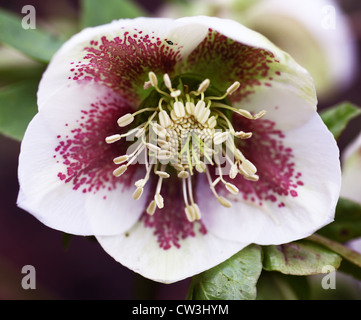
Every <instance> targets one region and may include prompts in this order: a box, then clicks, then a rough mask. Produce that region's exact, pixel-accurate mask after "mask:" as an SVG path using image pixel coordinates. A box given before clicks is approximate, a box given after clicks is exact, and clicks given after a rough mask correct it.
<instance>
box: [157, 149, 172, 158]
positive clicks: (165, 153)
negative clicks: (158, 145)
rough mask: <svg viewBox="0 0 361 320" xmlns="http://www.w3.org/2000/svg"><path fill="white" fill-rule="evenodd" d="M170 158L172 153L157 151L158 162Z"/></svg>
mask: <svg viewBox="0 0 361 320" xmlns="http://www.w3.org/2000/svg"><path fill="white" fill-rule="evenodd" d="M171 157H172V153H171V152H170V151H169V150H163V149H161V150H160V151H158V154H157V158H158V159H159V160H169V159H170V158H171Z"/></svg>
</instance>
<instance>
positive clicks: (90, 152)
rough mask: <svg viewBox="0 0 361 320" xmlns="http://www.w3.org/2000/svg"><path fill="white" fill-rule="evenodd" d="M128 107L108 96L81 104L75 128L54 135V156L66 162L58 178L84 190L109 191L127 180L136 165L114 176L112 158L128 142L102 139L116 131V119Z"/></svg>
mask: <svg viewBox="0 0 361 320" xmlns="http://www.w3.org/2000/svg"><path fill="white" fill-rule="evenodd" d="M129 110H130V107H129V106H128V105H127V104H126V103H125V102H124V101H122V100H120V99H114V98H112V97H110V96H106V97H103V98H101V99H99V100H98V101H96V102H94V103H93V104H91V106H84V110H82V111H81V112H82V116H81V117H80V119H78V120H76V123H77V126H76V128H74V129H72V130H69V133H68V134H67V135H66V136H62V135H58V136H57V138H58V140H59V143H58V145H57V146H56V147H55V149H54V152H55V154H54V156H53V158H54V161H56V162H57V163H59V162H60V163H62V164H64V165H65V166H66V169H65V170H64V171H62V172H59V173H58V177H59V179H60V180H62V181H64V182H65V183H71V184H72V185H73V189H74V190H78V189H79V190H81V191H82V192H83V193H87V192H96V191H98V190H100V189H105V188H107V189H108V190H109V191H111V190H113V189H114V188H115V186H116V184H117V183H122V184H124V185H127V184H129V181H130V180H131V178H132V176H133V174H134V171H135V169H136V166H131V167H130V168H129V170H127V171H126V172H125V173H124V175H123V177H122V179H116V178H115V177H114V176H113V174H112V172H113V170H114V169H115V168H116V166H115V165H114V164H113V162H112V159H113V158H115V157H117V156H119V155H121V154H125V153H126V147H127V144H126V143H114V144H107V143H105V138H106V137H107V136H109V135H112V134H114V132H119V127H118V126H117V123H116V119H118V117H120V116H121V115H123V114H124V113H126V112H129ZM65 126H67V124H65Z"/></svg>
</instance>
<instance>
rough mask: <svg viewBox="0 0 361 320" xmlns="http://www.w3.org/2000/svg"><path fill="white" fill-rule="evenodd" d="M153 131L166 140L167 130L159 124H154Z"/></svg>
mask: <svg viewBox="0 0 361 320" xmlns="http://www.w3.org/2000/svg"><path fill="white" fill-rule="evenodd" d="M152 126H153V130H154V132H155V134H156V135H157V136H158V137H160V138H162V139H164V138H165V137H166V136H167V130H166V129H164V128H163V127H162V126H161V125H159V124H158V123H153V125H152Z"/></svg>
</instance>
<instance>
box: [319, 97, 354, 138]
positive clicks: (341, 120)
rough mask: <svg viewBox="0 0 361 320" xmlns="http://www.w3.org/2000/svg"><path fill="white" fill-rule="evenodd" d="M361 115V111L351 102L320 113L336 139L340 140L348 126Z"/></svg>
mask: <svg viewBox="0 0 361 320" xmlns="http://www.w3.org/2000/svg"><path fill="white" fill-rule="evenodd" d="M360 114H361V109H360V108H358V107H357V106H355V105H353V104H352V103H350V102H343V103H340V104H338V105H336V106H334V107H331V108H329V109H326V110H324V111H322V112H320V116H321V118H322V120H323V122H324V123H325V124H326V126H327V127H328V129H329V130H330V131H331V132H332V134H333V135H334V137H335V139H338V138H339V136H340V135H341V133H342V131H343V130H344V129H345V128H346V126H347V124H348V123H349V122H350V121H351V120H352V119H354V118H356V117H357V116H359V115H360Z"/></svg>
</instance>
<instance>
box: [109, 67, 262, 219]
mask: <svg viewBox="0 0 361 320" xmlns="http://www.w3.org/2000/svg"><path fill="white" fill-rule="evenodd" d="M178 80H179V84H178V86H177V88H174V87H173V85H172V81H171V79H170V78H169V76H168V74H164V76H163V81H164V87H165V88H166V89H165V90H162V89H161V88H160V87H159V86H158V79H157V77H156V75H155V74H154V73H153V72H150V73H149V81H147V82H145V84H144V88H145V89H148V88H150V87H153V88H154V90H155V93H156V95H153V100H152V101H153V102H152V105H151V106H150V107H148V106H145V107H143V108H141V109H139V110H138V111H136V112H134V113H133V114H130V113H127V114H125V115H124V116H122V117H120V118H119V119H118V125H119V126H120V127H125V126H128V125H129V124H131V123H132V122H133V121H134V120H135V119H136V118H138V117H139V118H138V119H140V121H137V122H138V123H139V124H138V125H137V126H136V127H135V128H132V129H131V130H129V131H128V132H127V133H125V134H122V135H121V134H115V135H112V136H109V137H107V138H106V142H107V143H114V142H116V141H119V140H120V139H122V138H125V137H126V138H127V139H134V138H136V139H137V141H136V142H135V143H134V144H132V146H131V148H129V149H128V150H129V152H127V154H125V155H121V156H119V157H116V158H115V159H114V160H113V161H114V163H115V164H121V165H120V166H119V167H118V168H117V169H115V170H114V171H113V174H114V175H115V176H116V177H119V176H121V175H122V174H123V173H124V172H125V171H126V170H127V168H128V166H129V165H131V164H134V162H136V161H137V162H138V163H142V164H144V166H145V169H146V174H145V177H144V178H143V179H140V180H138V181H136V183H135V186H136V190H135V192H134V193H133V198H134V199H135V200H138V199H139V198H140V197H141V195H142V193H143V188H144V186H145V185H146V183H147V182H148V180H149V178H150V174H151V172H152V171H153V173H154V174H155V175H156V176H158V182H157V186H156V190H155V194H154V198H153V200H152V201H151V202H150V203H149V205H148V207H147V210H146V211H147V213H148V214H150V215H152V214H154V212H155V210H156V208H159V209H162V208H163V207H164V199H163V197H162V195H161V188H162V182H163V180H164V179H167V178H169V177H170V175H171V174H176V175H177V177H178V178H179V179H181V183H182V190H183V198H184V204H185V214H186V216H187V219H188V220H189V221H191V222H192V221H195V220H199V219H201V212H200V210H199V207H198V205H197V204H196V202H195V200H194V196H193V189H192V177H193V176H194V175H195V174H196V173H205V174H206V176H207V180H208V183H209V187H210V189H211V190H212V193H213V194H214V196H215V197H216V198H217V200H218V201H219V203H220V204H222V205H223V206H225V207H231V203H230V202H229V201H228V200H227V199H226V198H225V197H222V196H220V195H219V194H218V193H217V191H216V189H215V187H216V185H217V184H218V183H220V182H221V183H223V184H224V186H225V187H226V189H227V190H228V191H229V192H230V193H232V194H237V193H238V188H237V187H236V186H235V185H233V184H232V183H229V182H227V181H226V180H224V178H223V177H224V176H225V175H229V177H230V178H231V179H234V178H235V177H236V176H237V175H238V174H241V175H242V176H243V177H244V178H245V179H247V180H252V181H257V180H258V175H257V174H256V172H257V169H256V167H255V166H254V165H253V164H252V163H251V162H250V161H249V160H248V159H246V157H245V156H244V155H243V154H242V152H241V150H239V149H238V148H237V147H236V144H235V139H234V138H237V139H249V138H251V136H252V133H251V132H243V131H237V132H236V131H235V130H234V128H233V126H232V123H231V120H230V119H231V116H230V115H232V113H237V114H239V115H241V116H243V117H245V118H247V119H250V120H255V119H259V118H261V117H262V116H263V115H264V114H265V111H261V112H259V113H257V114H255V115H252V114H251V113H250V112H249V111H247V110H243V109H237V108H233V107H232V106H230V103H227V96H229V95H231V94H232V93H234V92H235V91H236V90H237V89H238V88H239V86H240V83H239V82H237V81H236V82H234V83H233V84H232V85H231V86H230V87H229V88H228V89H227V90H226V92H225V93H224V94H223V95H221V96H217V95H206V92H207V91H208V92H210V91H212V90H207V89H209V86H210V81H209V79H205V80H204V81H202V82H201V83H200V84H199V86H198V89H196V90H190V87H191V86H190V85H187V84H183V81H182V79H181V78H179V79H178ZM154 96H155V97H156V98H155V100H154ZM154 101H156V102H154ZM144 114H146V117H144ZM142 120H144V121H142ZM123 163H126V164H123ZM209 166H212V167H215V168H216V174H217V175H218V178H216V179H215V180H213V179H212V177H211V174H210V170H209Z"/></svg>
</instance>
